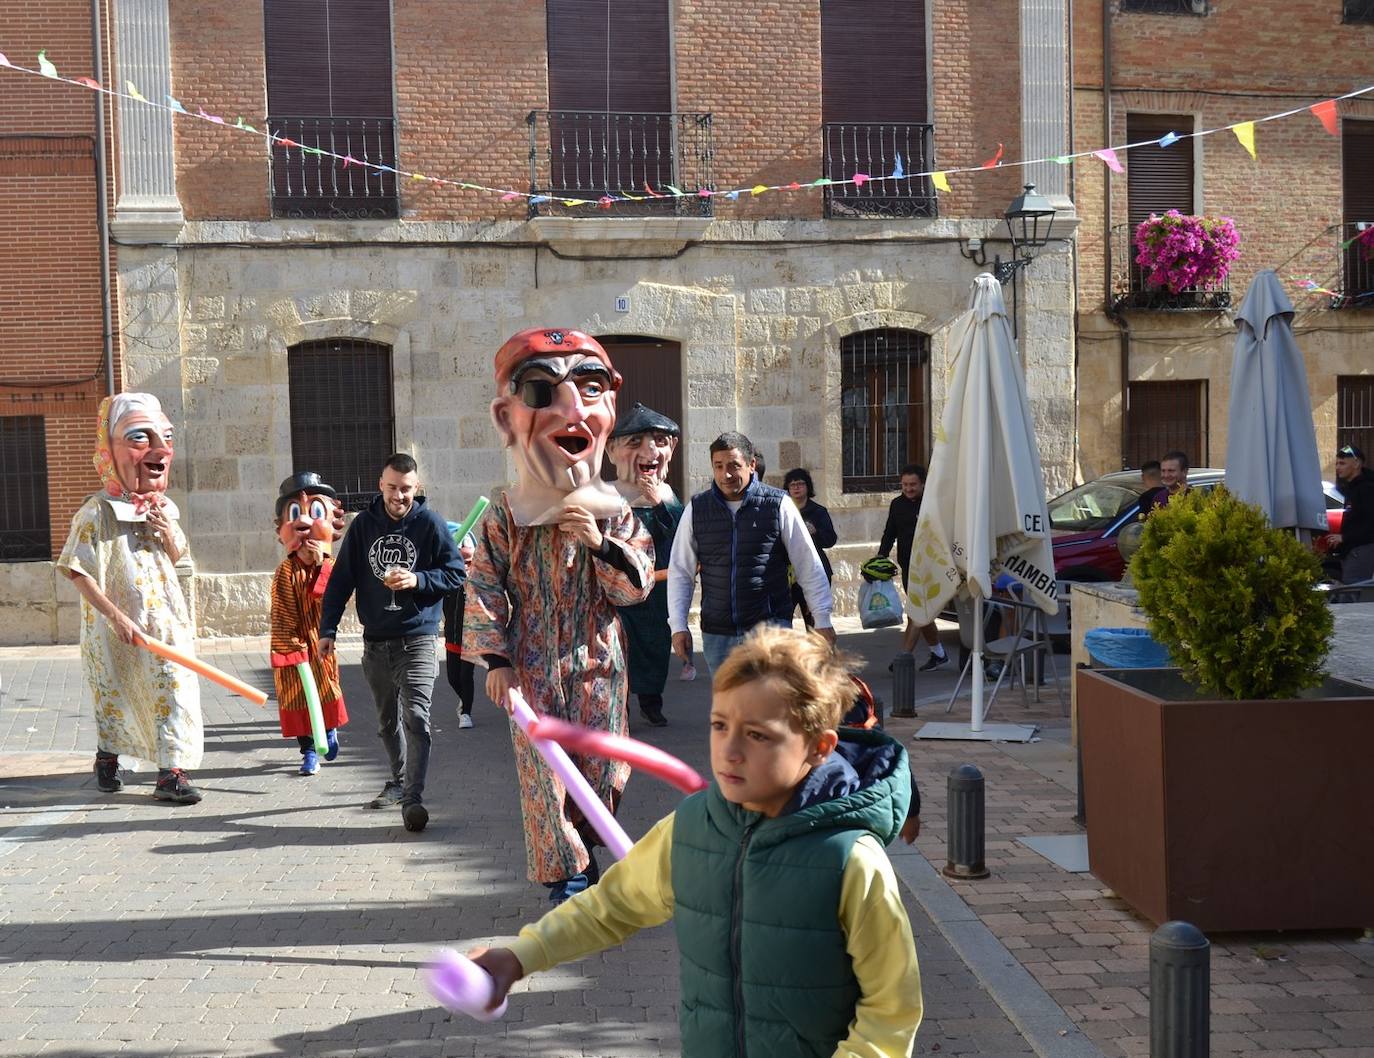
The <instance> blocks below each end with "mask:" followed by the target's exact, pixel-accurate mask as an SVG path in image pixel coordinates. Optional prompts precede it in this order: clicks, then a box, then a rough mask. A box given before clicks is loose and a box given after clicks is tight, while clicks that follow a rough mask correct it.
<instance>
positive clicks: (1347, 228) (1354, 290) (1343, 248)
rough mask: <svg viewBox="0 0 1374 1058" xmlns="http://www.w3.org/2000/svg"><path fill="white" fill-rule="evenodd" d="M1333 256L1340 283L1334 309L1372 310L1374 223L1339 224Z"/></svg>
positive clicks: (1333, 302)
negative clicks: (1338, 269) (1338, 266)
mask: <svg viewBox="0 0 1374 1058" xmlns="http://www.w3.org/2000/svg"><path fill="white" fill-rule="evenodd" d="M1335 232H1336V239H1337V243H1336V256H1337V259H1338V260H1339V262H1340V271H1339V276H1340V279H1339V283H1338V284H1337V285H1336V290H1335V296H1334V297H1332V299H1331V307H1332V308H1333V309H1374V219H1371V220H1369V221H1359V222H1357V223H1352V224H1338V225H1336V227H1335Z"/></svg>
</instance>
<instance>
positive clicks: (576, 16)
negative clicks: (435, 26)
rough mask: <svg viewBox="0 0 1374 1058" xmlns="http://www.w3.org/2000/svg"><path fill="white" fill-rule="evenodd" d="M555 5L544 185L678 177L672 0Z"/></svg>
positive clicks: (662, 182) (606, 184)
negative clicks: (674, 118)
mask: <svg viewBox="0 0 1374 1058" xmlns="http://www.w3.org/2000/svg"><path fill="white" fill-rule="evenodd" d="M545 8H546V11H547V17H548V47H549V113H548V120H547V130H548V131H547V135H548V142H547V146H546V150H547V155H548V169H547V173H546V175H545V174H540V178H538V179H536V184H538V185H543V186H545V187H546V188H547V189H548V190H551V191H553V192H555V193H561V194H565V195H575V196H576V197H579V198H588V197H591V198H599V197H600V196H602V195H617V196H618V195H620V194H622V193H624V192H627V191H628V192H630V193H631V194H635V193H638V194H644V193H645V192H644V188H645V186H646V185H648V186H649V187H652V188H654V189H655V190H657V189H658V188H661V187H664V186H666V185H668V184H675V183H676V182H677V172H676V169H677V167H676V159H677V143H676V129H675V126H674V120H673V114H672V111H673V84H672V49H671V44H670V38H669V20H668V0H547V3H546V5H545ZM535 120H537V115H536V118H535ZM535 131H536V135H538V133H539V131H540V130H538V129H536V130H535Z"/></svg>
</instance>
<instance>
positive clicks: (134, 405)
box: [109, 393, 167, 435]
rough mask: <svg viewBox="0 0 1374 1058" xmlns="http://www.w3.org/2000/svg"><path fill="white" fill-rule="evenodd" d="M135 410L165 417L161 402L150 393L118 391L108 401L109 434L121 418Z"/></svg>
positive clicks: (155, 417) (154, 417) (154, 416)
mask: <svg viewBox="0 0 1374 1058" xmlns="http://www.w3.org/2000/svg"><path fill="white" fill-rule="evenodd" d="M135 411H141V412H146V413H147V414H148V415H149V416H150V417H152V418H153V419H165V418H167V416H166V415H164V414H163V411H162V402H161V401H159V400H158V399H157V398H156V397H155V396H153V395H152V394H151V393H120V394H118V395H117V396H116V397H115V398H114V400H112V401H110V418H109V429H110V434H111V435H113V434H114V432H115V427H116V426H118V425H119V421H120V420H121V419H123V418H124V417H125V416H126V415H128V414H130V413H131V412H135Z"/></svg>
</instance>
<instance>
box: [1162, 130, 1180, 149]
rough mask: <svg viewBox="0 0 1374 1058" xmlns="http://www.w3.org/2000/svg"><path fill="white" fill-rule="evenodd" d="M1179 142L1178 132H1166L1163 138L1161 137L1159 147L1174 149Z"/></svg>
mask: <svg viewBox="0 0 1374 1058" xmlns="http://www.w3.org/2000/svg"><path fill="white" fill-rule="evenodd" d="M1177 142H1178V133H1177V132H1166V133H1165V134H1164V135H1163V136H1161V137H1159V145H1160V146H1161V147H1172V146H1173V145H1174V144H1175V143H1177Z"/></svg>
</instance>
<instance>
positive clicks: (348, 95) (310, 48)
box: [263, 0, 399, 219]
mask: <svg viewBox="0 0 1374 1058" xmlns="http://www.w3.org/2000/svg"><path fill="white" fill-rule="evenodd" d="M263 17H264V25H263V36H264V47H265V51H266V66H267V114H268V117H267V125H268V128H269V129H270V130H271V131H272V133H273V134H274V135H276V136H279V137H281V138H282V139H285V140H289V141H290V142H291V143H292V144H294V145H295V146H285V147H284V146H280V145H274V146H273V148H272V212H273V215H274V216H279V217H280V216H287V217H325V218H339V219H348V218H360V217H379V218H385V217H396V216H398V215H399V201H398V199H397V193H396V174H395V173H385V172H378V171H377V170H375V169H371V168H367V167H365V166H358V165H351V164H349V163H348V162H346V161H345V160H344V159H347V158H353V159H356V160H358V161H361V162H371V163H376V164H380V165H388V166H391V167H393V168H394V167H395V165H396V121H395V107H394V103H393V93H392V78H391V3H390V0H264V3H263ZM320 152H324V153H320ZM331 156H336V157H331Z"/></svg>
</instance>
